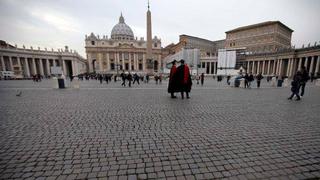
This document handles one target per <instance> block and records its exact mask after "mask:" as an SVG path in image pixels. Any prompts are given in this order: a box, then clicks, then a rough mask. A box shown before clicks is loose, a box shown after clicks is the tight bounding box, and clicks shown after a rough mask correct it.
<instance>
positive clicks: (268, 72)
mask: <svg viewBox="0 0 320 180" xmlns="http://www.w3.org/2000/svg"><path fill="white" fill-rule="evenodd" d="M270 63H271V61H270V60H269V61H268V67H267V73H266V74H267V75H270Z"/></svg>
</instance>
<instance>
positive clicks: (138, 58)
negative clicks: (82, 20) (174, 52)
mask: <svg viewBox="0 0 320 180" xmlns="http://www.w3.org/2000/svg"><path fill="white" fill-rule="evenodd" d="M150 45H151V46H152V53H151V55H150V53H149V54H148V55H149V56H151V57H152V60H153V62H152V67H151V68H152V69H153V71H152V72H155V73H157V72H161V70H162V67H163V63H162V57H161V39H159V38H158V37H157V36H154V38H152V41H151V43H149V46H150ZM85 49H86V54H87V59H88V64H89V72H96V73H103V74H106V73H108V74H117V73H119V72H120V71H122V70H124V71H131V72H139V73H150V67H149V68H148V66H150V63H148V62H147V58H148V57H147V41H146V40H144V38H140V39H138V37H135V36H134V34H133V31H132V30H131V28H130V27H129V26H128V25H127V24H126V23H125V19H124V17H123V16H122V14H121V16H120V18H119V23H118V24H116V25H115V26H114V27H113V29H112V31H111V37H110V38H109V37H108V36H107V35H103V36H102V37H100V36H99V35H95V34H94V33H91V34H90V35H89V36H87V35H86V38H85ZM149 58H150V57H149Z"/></svg>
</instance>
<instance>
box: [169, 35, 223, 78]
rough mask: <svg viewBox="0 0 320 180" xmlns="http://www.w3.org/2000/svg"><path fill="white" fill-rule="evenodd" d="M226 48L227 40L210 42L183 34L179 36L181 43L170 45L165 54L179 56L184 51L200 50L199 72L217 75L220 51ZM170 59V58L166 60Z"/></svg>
mask: <svg viewBox="0 0 320 180" xmlns="http://www.w3.org/2000/svg"><path fill="white" fill-rule="evenodd" d="M224 47H225V40H218V41H210V40H207V39H203V38H199V37H194V36H189V35H185V34H182V35H180V36H179V42H178V43H177V44H170V45H168V46H167V47H166V48H165V50H164V52H167V54H166V55H167V56H168V55H171V56H173V55H174V54H178V53H179V52H181V51H183V49H199V51H200V61H199V64H198V65H197V66H198V72H201V73H202V72H203V73H205V74H207V75H208V74H216V72H217V60H218V49H223V48H224ZM166 59H170V58H166Z"/></svg>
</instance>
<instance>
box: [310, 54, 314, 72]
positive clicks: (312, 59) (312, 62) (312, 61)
mask: <svg viewBox="0 0 320 180" xmlns="http://www.w3.org/2000/svg"><path fill="white" fill-rule="evenodd" d="M313 64H314V56H312V58H311V63H310V69H309V74H311V73H312V70H313Z"/></svg>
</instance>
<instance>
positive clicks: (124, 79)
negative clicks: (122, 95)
mask: <svg viewBox="0 0 320 180" xmlns="http://www.w3.org/2000/svg"><path fill="white" fill-rule="evenodd" d="M120 76H121V78H122V84H121V86H124V87H125V86H126V74H125V73H124V71H123V72H122V73H121V74H120Z"/></svg>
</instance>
